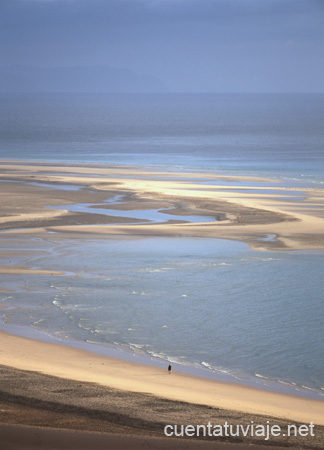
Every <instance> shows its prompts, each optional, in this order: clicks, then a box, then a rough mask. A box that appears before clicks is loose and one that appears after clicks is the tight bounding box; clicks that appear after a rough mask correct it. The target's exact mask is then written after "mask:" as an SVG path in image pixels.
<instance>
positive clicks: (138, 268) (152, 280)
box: [1, 235, 324, 395]
mask: <svg viewBox="0 0 324 450" xmlns="http://www.w3.org/2000/svg"><path fill="white" fill-rule="evenodd" d="M39 244H40V248H42V250H43V251H44V250H45V249H46V251H47V254H46V255H45V254H40V255H39V254H37V252H36V248H35V247H34V242H29V245H30V247H31V248H33V249H34V250H35V255H34V256H33V257H32V258H30V256H28V257H27V256H25V257H21V259H20V261H21V262H23V260H24V259H25V263H28V266H30V267H32V268H43V269H45V268H50V269H52V270H63V271H66V273H67V275H65V276H35V275H33V276H32V275H22V276H20V277H19V283H18V285H19V289H18V290H17V291H16V292H15V293H10V294H8V295H6V296H5V297H7V300H6V299H4V300H2V303H5V304H9V305H11V306H15V309H11V310H9V311H6V312H5V316H6V323H7V324H20V325H27V326H31V327H32V328H35V329H37V330H41V331H44V332H46V333H49V334H52V335H55V336H56V337H58V338H60V339H63V340H67V341H69V340H70V341H80V342H95V343H99V344H100V343H101V344H108V345H111V346H116V347H117V348H123V349H128V350H130V351H132V352H135V353H137V354H140V355H142V356H145V355H146V356H151V357H154V358H158V359H161V360H164V361H173V362H177V363H179V364H182V365H184V366H187V367H197V368H205V369H206V370H209V371H211V372H213V373H214V374H216V375H217V374H222V373H228V374H230V375H231V376H232V379H233V380H243V381H244V380H245V381H250V382H251V381H252V382H253V380H254V381H255V382H256V381H258V379H259V380H260V379H261V377H262V379H263V381H264V382H268V383H269V384H271V385H276V384H278V386H279V385H280V383H287V384H288V385H289V386H291V387H295V388H296V389H297V391H296V392H303V391H305V388H308V389H309V390H312V391H310V392H313V393H316V392H317V394H318V395H320V392H323V394H324V391H323V388H324V379H323V373H324V353H323V346H322V342H321V340H320V339H319V336H321V334H322V332H323V327H324V306H323V301H322V292H323V288H324V281H323V277H322V276H321V274H322V267H323V265H324V252H322V251H315V252H255V251H252V250H250V249H249V248H248V247H247V246H246V245H245V244H241V243H237V242H231V241H225V240H216V239H198V238H197V239H188V238H180V239H179V238H145V239H139V240H121V241H115V240H105V241H96V240H92V241H90V242H75V241H74V242H73V241H64V242H63V241H60V240H58V239H57V238H56V237H55V236H54V235H53V238H51V240H46V241H42V242H40V241H39ZM25 246H26V247H27V248H28V244H26V243H25ZM28 261H29V262H28ZM305 267H307V268H308V271H307V273H305ZM3 278H4V277H3V276H1V279H3ZM5 278H6V283H7V285H11V286H12V285H13V283H14V279H15V277H14V276H8V275H7V276H6V277H5ZM16 279H17V278H16ZM6 283H4V284H2V286H5V285H6ZM302 386H304V387H305V388H304V389H303V388H302Z"/></svg>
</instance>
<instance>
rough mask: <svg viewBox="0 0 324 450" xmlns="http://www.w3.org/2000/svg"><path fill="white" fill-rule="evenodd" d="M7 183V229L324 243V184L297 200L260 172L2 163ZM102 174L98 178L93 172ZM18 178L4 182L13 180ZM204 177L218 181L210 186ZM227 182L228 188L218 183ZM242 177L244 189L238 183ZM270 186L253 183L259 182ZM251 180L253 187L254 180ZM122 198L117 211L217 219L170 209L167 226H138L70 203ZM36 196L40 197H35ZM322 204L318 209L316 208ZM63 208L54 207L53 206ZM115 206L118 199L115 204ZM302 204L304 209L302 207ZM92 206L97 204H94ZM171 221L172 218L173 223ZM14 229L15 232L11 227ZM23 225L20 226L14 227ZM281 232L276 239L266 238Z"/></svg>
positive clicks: (299, 245) (297, 245)
mask: <svg viewBox="0 0 324 450" xmlns="http://www.w3.org/2000/svg"><path fill="white" fill-rule="evenodd" d="M0 172H2V177H1V179H2V180H3V181H2V182H1V186H2V190H3V191H4V193H5V194H6V195H3V196H2V198H1V200H0V208H1V210H2V211H3V215H2V219H1V221H0V229H1V230H2V232H3V233H6V232H8V231H9V232H10V233H11V234H12V232H17V233H18V232H19V230H18V228H26V229H28V230H33V232H35V231H38V232H41V230H50V231H55V232H59V233H63V234H64V233H69V234H70V233H78V234H80V233H84V235H89V234H98V235H105V234H107V235H114V236H118V235H119V236H123V235H124V236H125V235H129V236H143V235H147V236H163V235H164V236H193V237H194V236H197V237H213V238H224V239H236V240H241V241H244V242H246V243H248V244H249V245H250V246H251V248H253V249H262V250H289V249H291V250H302V249H318V248H324V232H323V230H324V220H323V217H322V215H321V211H324V195H323V190H321V189H305V191H304V198H303V199H302V201H295V198H296V195H300V194H296V195H295V194H294V192H295V191H296V192H297V193H298V192H299V191H303V190H302V189H301V188H293V187H291V186H290V187H287V188H286V187H282V186H276V187H275V189H276V191H278V192H280V194H278V193H276V194H274V193H272V192H271V189H273V188H272V187H271V185H273V184H274V180H271V179H263V178H253V177H235V176H233V177H231V176H228V177H226V176H222V175H221V176H219V175H217V174H206V173H172V172H163V171H156V170H149V169H141V168H133V167H118V166H106V167H102V166H96V165H91V166H83V165H57V164H43V163H33V164H31V163H27V164H23V163H19V164H18V163H13V162H12V163H9V162H8V164H6V163H2V164H0ZM94 175H96V176H94ZM9 178H10V179H11V180H13V179H14V180H15V181H17V182H16V183H8V182H5V180H6V179H9ZM199 180H211V181H213V183H214V182H215V184H212V185H206V184H201V183H199ZM217 180H226V181H228V182H229V183H230V184H229V185H228V186H223V185H217ZM26 181H33V182H40V183H41V182H43V183H44V182H46V183H58V184H59V183H65V184H67V185H68V184H73V185H74V184H78V185H79V186H80V188H82V189H80V190H78V191H67V190H64V186H62V190H61V189H51V188H50V187H48V186H34V185H29V184H26ZM236 181H241V182H242V181H243V182H244V186H243V187H242V186H241V185H240V186H236V185H235V182H236ZM256 181H258V182H260V181H261V182H262V183H268V186H264V187H254V186H253V183H254V182H256ZM249 183H251V184H249ZM116 196H119V197H122V198H123V200H122V202H119V203H121V204H122V206H121V205H120V204H119V205H116V206H115V209H122V210H125V211H127V210H129V211H136V210H137V209H145V208H148V207H149V205H150V204H151V205H152V204H156V203H160V205H161V207H160V209H163V208H171V209H173V210H174V211H177V212H178V213H179V212H180V214H183V220H185V219H186V215H188V216H190V215H202V214H205V215H206V216H209V217H210V216H214V217H215V219H217V221H215V223H203V222H202V223H200V224H199V223H191V222H190V221H189V222H187V223H183V222H181V221H180V222H179V221H178V223H177V222H175V221H174V220H173V217H172V212H170V213H169V214H164V215H163V216H166V217H165V218H164V223H161V224H156V223H153V224H150V223H146V224H145V225H142V224H138V223H136V221H134V219H131V218H128V219H127V218H120V217H119V218H118V217H114V216H109V215H104V214H96V213H95V212H94V213H91V211H89V210H88V211H87V212H84V213H73V212H70V211H67V210H64V205H71V204H74V203H81V204H82V203H93V204H94V205H98V204H100V203H101V204H103V205H104V207H105V206H106V205H107V204H105V202H106V201H107V199H113V198H115V197H116ZM35 198H37V202H35V200H34V199H35ZM314 202H316V205H317V210H313V209H312V208H311V207H307V206H308V205H309V206H312V205H314ZM51 205H52V206H54V205H56V206H62V209H60V210H57V209H56V210H55V209H48V207H49V206H51ZM110 205H113V203H110ZM301 207H302V209H301ZM90 209H91V208H90ZM168 220H169V223H168ZM7 230H8V231H7ZM15 230H16V231H15ZM268 235H274V236H275V240H274V242H267V241H265V240H264V237H266V236H268Z"/></svg>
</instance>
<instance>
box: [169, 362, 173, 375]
mask: <svg viewBox="0 0 324 450" xmlns="http://www.w3.org/2000/svg"><path fill="white" fill-rule="evenodd" d="M171 369H172V366H171V364H169V367H168V373H169V375H170V374H171Z"/></svg>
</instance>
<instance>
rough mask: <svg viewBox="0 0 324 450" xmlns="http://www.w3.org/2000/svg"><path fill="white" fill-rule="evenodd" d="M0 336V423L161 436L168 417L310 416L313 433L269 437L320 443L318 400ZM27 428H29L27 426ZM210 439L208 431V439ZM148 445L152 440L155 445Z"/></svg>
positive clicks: (173, 420) (268, 420)
mask: <svg viewBox="0 0 324 450" xmlns="http://www.w3.org/2000/svg"><path fill="white" fill-rule="evenodd" d="M0 342H1V344H0V345H1V347H0V354H1V362H2V364H3V366H1V380H2V383H1V423H3V424H4V423H6V424H20V425H23V426H24V427H29V426H37V427H44V426H45V427H49V425H51V427H53V428H58V429H61V428H63V429H73V430H88V431H96V432H105V433H110V434H111V433H112V434H117V435H118V434H119V435H131V436H134V435H140V436H146V437H147V436H152V437H159V438H162V437H164V434H163V430H164V427H165V426H166V425H167V424H179V425H180V424H185V425H187V424H207V423H208V422H210V423H212V424H215V425H216V424H218V425H219V424H224V423H225V421H226V422H227V423H229V424H232V425H233V426H234V425H237V424H242V425H243V426H246V425H248V424H251V423H252V422H253V423H254V424H263V425H264V426H265V425H266V424H271V425H279V426H280V427H281V428H282V429H283V430H284V429H286V427H287V426H288V424H296V423H298V424H309V423H311V422H312V423H314V424H315V430H316V436H315V437H311V436H308V437H307V436H306V437H302V438H301V437H300V436H298V437H295V436H289V438H288V437H286V436H279V437H271V438H270V442H271V445H278V448H280V446H281V445H282V446H288V447H293V448H297V446H298V448H309V447H308V446H309V445H310V444H311V446H312V448H322V447H321V445H322V444H323V438H324V426H323V425H324V419H323V402H322V401H316V400H309V399H303V398H299V397H292V396H287V395H284V394H277V393H274V392H267V391H264V390H258V389H253V388H249V387H245V386H241V385H238V384H231V383H221V382H216V381H214V380H208V379H202V378H197V377H192V376H189V375H185V374H182V373H177V372H173V373H172V374H171V375H169V374H168V373H167V370H166V369H165V370H164V369H160V368H157V367H152V366H145V365H143V364H136V363H131V362H129V361H122V360H118V359H114V358H107V357H103V356H100V355H95V354H93V353H88V352H85V351H82V350H78V349H75V348H69V347H67V346H63V345H56V344H49V343H45V342H39V341H35V340H32V339H26V338H21V337H17V336H13V335H9V334H6V333H3V332H1V340H0ZM49 355H50V357H49ZM39 386H42V389H39ZM11 429H12V428H10V427H9V428H8V427H7V428H6V427H5V428H3V427H2V428H1V427H0V430H3V432H5V433H6V436H7V439H8V441H9V442H10V440H14V433H13V435H12V434H10V430H11ZM24 430H25V429H24ZM26 430H27V431H26ZM26 430H25V431H24V432H26V433H27V434H28V430H29V429H28V428H27V429H26ZM32 430H34V429H32ZM33 432H34V433H35V431H33ZM43 433H44V431H43ZM30 434H31V431H29V436H30ZM31 438H32V437H31V436H30V439H31ZM138 439H139V438H138ZM214 439H215V438H213V437H209V438H206V439H205V442H206V445H207V444H208V443H210V441H213V440H214ZM208 441H209V442H208ZM140 442H141V441H140ZM156 442H157V441H155V440H153V443H156ZM216 442H217V444H218V443H222V442H228V443H229V444H236V445H237V447H236V446H235V448H238V449H241V448H242V450H243V449H244V448H245V447H244V446H241V445H238V444H240V443H241V442H245V443H246V444H247V443H248V444H252V443H254V444H256V445H258V446H261V445H264V444H266V443H267V440H265V439H260V437H256V436H254V437H253V436H248V437H247V438H246V437H245V438H243V437H242V436H241V437H237V438H236V437H233V436H231V437H226V436H222V437H221V438H219V439H217V441H216ZM162 444H163V442H162V441H161V446H162V447H161V448H164V446H163V445H166V446H169V445H172V439H171V443H170V442H169V438H164V444H163V445H162ZM17 445H18V444H17ZM141 445H142V444H141ZM150 445H151V447H149V448H160V447H159V446H158V445H156V446H154V445H153V444H150ZM174 445H175V448H181V447H177V446H176V445H178V444H174ZM207 447H208V446H207ZM13 448H16V447H13ZM17 448H19V446H18V447H17ZM99 448H100V447H99ZM138 448H144V447H141V446H140V445H139V447H138ZM145 448H146V447H145ZM171 448H172V447H171ZM217 448H222V447H221V446H220V447H217ZM224 448H227V447H224ZM228 448H231V446H229V447H228ZM251 448H254V447H251ZM256 448H258V447H256ZM274 448H277V447H274Z"/></svg>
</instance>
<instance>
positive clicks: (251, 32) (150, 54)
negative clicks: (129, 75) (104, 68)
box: [0, 0, 324, 92]
mask: <svg viewBox="0 0 324 450" xmlns="http://www.w3.org/2000/svg"><path fill="white" fill-rule="evenodd" d="M323 24H324V0H0V65H2V66H3V65H17V64H19V65H33V66H39V65H41V66H74V65H85V66H88V65H98V64H99V65H108V66H112V67H119V68H127V69H130V70H132V71H134V72H136V73H137V74H147V75H150V76H155V77H158V78H159V79H160V80H162V81H163V83H164V84H165V85H166V86H167V87H168V89H169V90H170V91H200V92H205V91H213V92H244V91H250V92H251V91H252V92H253V91H256V92H260V91H261V92H285V91H286V92H324V26H323Z"/></svg>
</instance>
